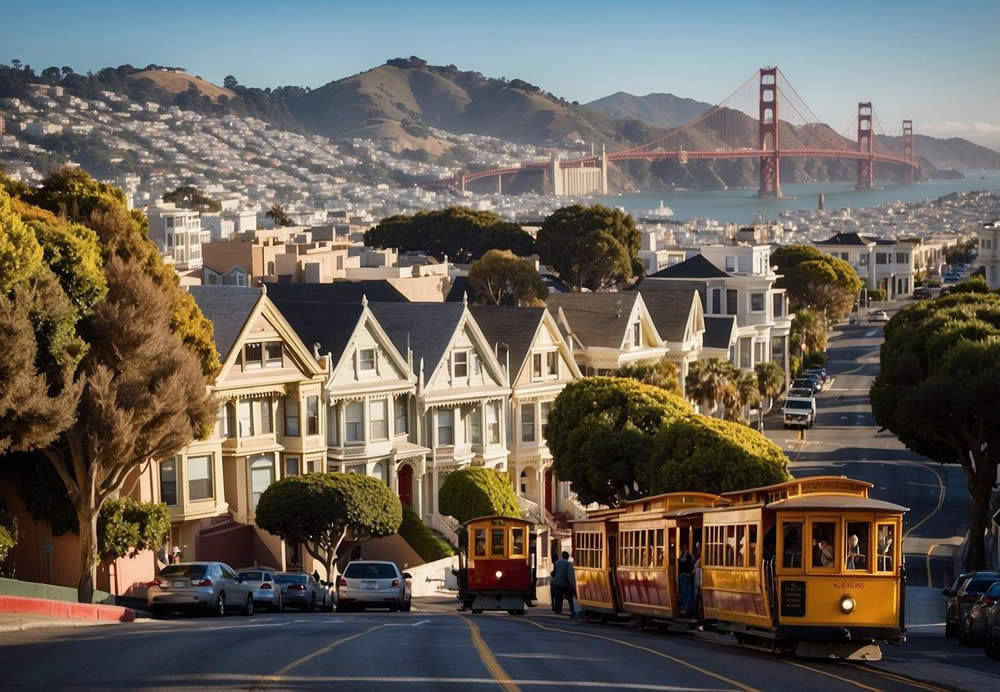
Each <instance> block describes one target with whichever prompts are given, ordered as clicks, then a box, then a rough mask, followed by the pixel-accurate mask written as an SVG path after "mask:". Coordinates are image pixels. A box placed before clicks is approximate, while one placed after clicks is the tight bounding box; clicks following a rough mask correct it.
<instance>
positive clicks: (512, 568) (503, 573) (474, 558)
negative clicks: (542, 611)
mask: <svg viewBox="0 0 1000 692" xmlns="http://www.w3.org/2000/svg"><path fill="white" fill-rule="evenodd" d="M532 529H533V524H532V523H531V522H530V521H527V520H525V519H520V518H517V517H498V516H492V517H479V518H477V519H470V520H469V521H467V522H465V523H464V524H462V526H461V527H460V528H459V530H458V538H459V555H458V560H459V562H458V564H459V592H458V598H459V600H460V601H462V605H463V607H464V608H468V609H470V610H471V611H472V612H473V614H479V613H481V612H483V611H484V610H506V611H507V612H508V613H510V614H511V615H524V607H525V605H529V606H532V605H534V601H535V600H536V596H535V570H536V562H535V560H536V555H535V541H534V535H533V533H532Z"/></svg>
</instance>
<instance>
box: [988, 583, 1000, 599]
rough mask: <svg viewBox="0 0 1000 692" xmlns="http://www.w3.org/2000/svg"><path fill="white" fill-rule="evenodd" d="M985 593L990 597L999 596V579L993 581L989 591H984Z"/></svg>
mask: <svg viewBox="0 0 1000 692" xmlns="http://www.w3.org/2000/svg"><path fill="white" fill-rule="evenodd" d="M986 595H987V596H989V597H990V598H997V597H998V596H1000V581H998V582H994V583H993V586H991V587H990V588H989V591H987V592H986Z"/></svg>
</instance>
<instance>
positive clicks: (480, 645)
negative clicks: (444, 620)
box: [459, 615, 521, 692]
mask: <svg viewBox="0 0 1000 692" xmlns="http://www.w3.org/2000/svg"><path fill="white" fill-rule="evenodd" d="M459 617H460V618H462V620H464V621H465V624H466V625H468V626H469V634H470V635H471V637H472V645H473V646H474V647H476V652H478V653H479V659H480V660H481V661H482V662H483V665H484V666H486V670H487V671H489V674H490V676H492V678H493V679H494V680H496V681H497V682H498V683H500V687H502V688H503V689H504V690H506V692H520V689H521V688H520V687H518V686H517V685H515V684H514V683H513V682H511V679H510V676H509V675H507V671H506V670H504V669H503V666H501V665H500V663H499V662H498V661H497V659H496V656H494V655H493V652H492V651H491V650H490V647H489V646H488V645H487V644H486V641H485V640H484V639H483V635H482V634H481V633H480V632H479V625H477V624H476V623H474V622H473V621H472V620H470V619H469V618H467V617H465V616H464V615H459Z"/></svg>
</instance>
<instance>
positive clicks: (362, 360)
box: [358, 348, 375, 374]
mask: <svg viewBox="0 0 1000 692" xmlns="http://www.w3.org/2000/svg"><path fill="white" fill-rule="evenodd" d="M358 370H359V371H360V372H361V373H362V374H366V373H367V374H372V373H374V372H375V349H374V348H363V349H361V350H360V351H358Z"/></svg>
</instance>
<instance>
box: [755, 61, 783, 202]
mask: <svg viewBox="0 0 1000 692" xmlns="http://www.w3.org/2000/svg"><path fill="white" fill-rule="evenodd" d="M759 96H760V98H759V102H760V103H759V105H760V111H759V114H758V115H759V117H758V120H757V126H758V128H759V131H760V140H759V147H758V148H759V149H760V150H761V152H767V153H766V154H765V153H762V155H761V157H760V190H759V191H758V193H757V194H758V195H759V196H760V197H781V183H780V169H779V160H778V68H777V67H762V68H760V94H759Z"/></svg>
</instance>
